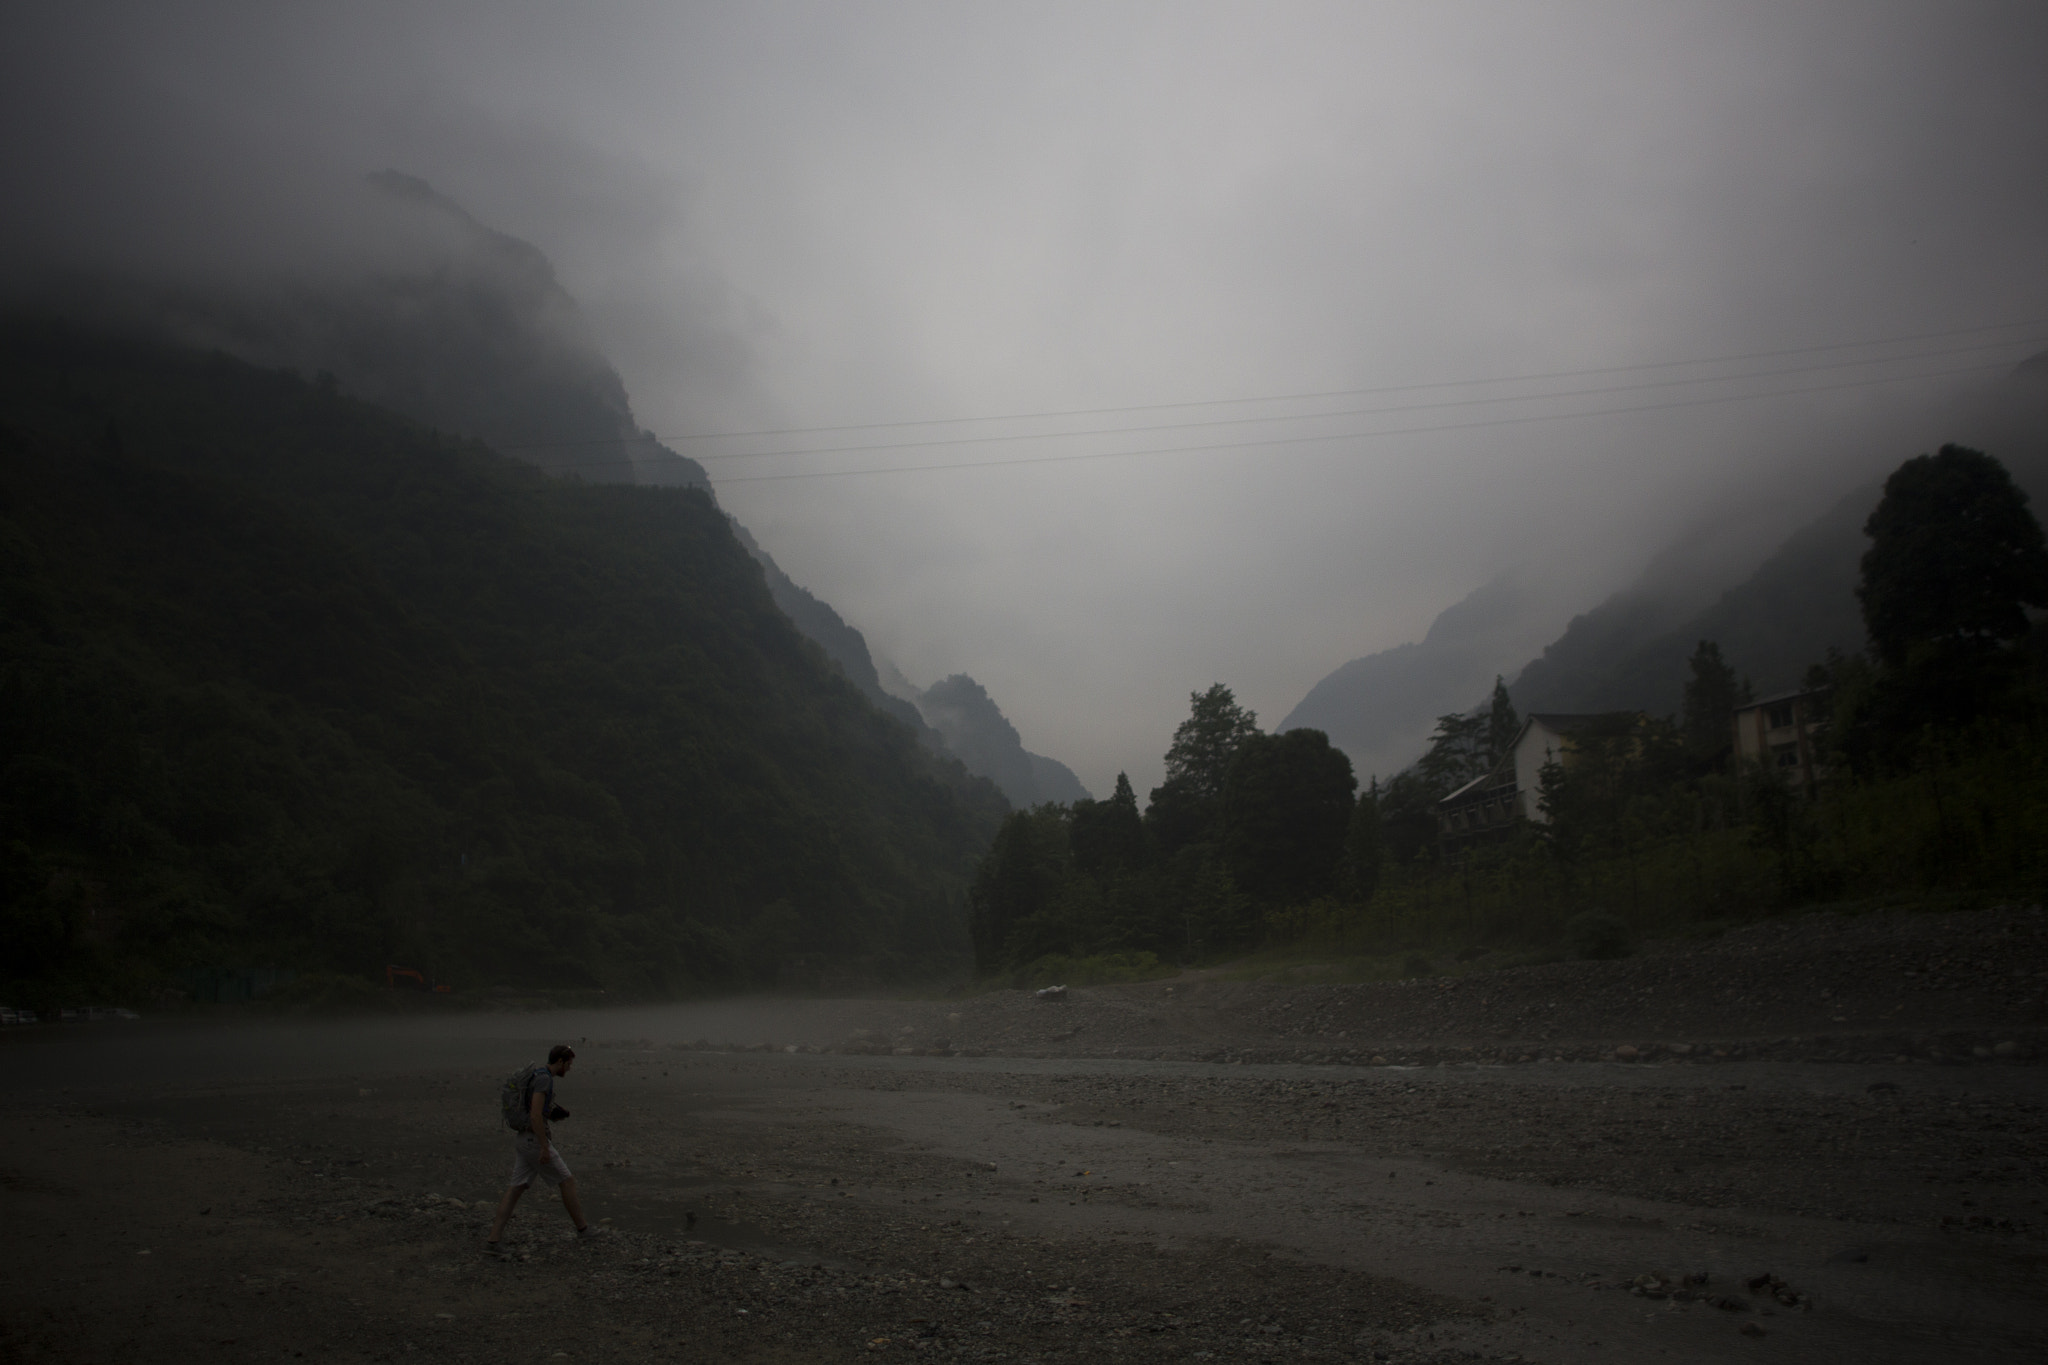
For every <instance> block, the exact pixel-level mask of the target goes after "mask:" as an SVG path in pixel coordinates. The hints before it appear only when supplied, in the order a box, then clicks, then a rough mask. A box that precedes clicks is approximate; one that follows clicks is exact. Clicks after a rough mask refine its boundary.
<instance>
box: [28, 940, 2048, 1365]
mask: <svg viewBox="0 0 2048 1365" xmlns="http://www.w3.org/2000/svg"><path fill="white" fill-rule="evenodd" d="M2044 971H2048V923H2044V918H2043V916H2042V915H2041V914H2040V912H2039V911H2037V910H2032V909H2027V908H2008V909H2001V910H1995V911H1982V912H1975V913H1972V914H1969V915H1945V916H1911V915H1897V916H1890V917H1883V918H1877V917H1871V918H1863V919H1855V920H1828V919H1808V920H1797V921H1786V922H1783V923H1778V924H1767V925H1761V926H1757V927H1754V928H1751V929H1747V930H1743V931H1740V932H1738V933H1732V934H1729V935H1727V936H1725V937H1723V938H1720V939H1717V940H1713V941H1710V942H1704V943H1693V944H1690V945H1682V946H1681V945H1670V946H1664V947H1660V948H1658V949H1656V950H1654V951H1648V952H1645V953H1643V954H1641V955H1639V956H1637V957H1634V958H1630V959H1627V960H1623V961H1619V962H1611V963H1578V964H1551V965H1546V966H1535V967H1522V968H1515V969H1511V970H1504V971H1487V970H1484V959H1480V960H1478V961H1477V962H1474V963H1469V964H1466V968H1465V969H1464V971H1463V974H1461V975H1459V976H1457V977H1455V978H1450V979H1448V980H1444V979H1436V980H1424V981H1412V982H1385V983H1373V984H1346V985H1337V984H1328V985H1317V984H1278V983H1269V984H1259V983H1251V982H1245V981H1232V980H1228V979H1225V978H1223V977H1222V976H1218V975H1211V976H1207V977H1187V976H1184V977H1181V978H1177V979H1175V980H1171V981H1164V982H1153V983H1146V984H1143V985H1136V986H1124V987H1114V988H1102V989H1093V990H1075V991H1073V992H1070V995H1069V998H1068V999H1067V1000H1066V1001H1064V1002H1061V1003H1050V1002H1042V1001H1039V1000H1037V999H1035V998H1032V997H1030V996H1028V995H1025V994H1023V993H1017V992H999V993H996V994H992V995H986V996H978V997H972V998H966V999H960V1000H952V1001H933V1000H923V1001H889V1000H861V1001H816V1000H804V1001H795V1000H754V1001H736V1002H726V1003H724V1004H721V1005H717V1006H688V1007H671V1008H666V1009H650V1010H631V1011H626V1010H618V1011H599V1012H577V1013H569V1012H552V1013H536V1014H528V1015H518V1014H497V1015H488V1016H465V1017H458V1018H450V1019H424V1018H411V1019H402V1020H388V1021H360V1022H352V1023H304V1024H282V1023H271V1024H267V1025H260V1026H259V1025H253V1024H244V1025H236V1026H226V1025H221V1024H218V1023H194V1022H190V1021H186V1022H178V1021H172V1022H168V1023H154V1022H151V1021H143V1022H142V1023H140V1024H93V1025H86V1026H80V1027H70V1026H66V1027H64V1028H61V1029H51V1028H37V1029H34V1030H28V1031H24V1030H10V1031H8V1032H7V1033H5V1034H0V1056H5V1057H6V1058H7V1060H8V1061H9V1063H10V1067H9V1072H10V1076H11V1077H12V1078H13V1080H14V1082H15V1084H14V1085H13V1086H11V1087H10V1089H11V1090H12V1091H13V1095H12V1098H13V1100H14V1103H13V1105H12V1106H10V1107H11V1108H12V1109H13V1111H14V1118H13V1119H12V1121H11V1122H10V1124H9V1126H8V1128H7V1130H6V1132H7V1140H6V1142H5V1143H4V1144H0V1193H4V1195H5V1198H6V1205H5V1207H6V1208H7V1210H8V1217H7V1228H8V1231H7V1234H6V1236H5V1237H4V1238H0V1362H7V1363H8V1365H12V1362H16V1361H21V1362H28V1361H38V1362H40V1361H64V1362H71V1361H159V1360H161V1361H199V1360H206V1361H222V1362H239V1361H245V1360H246V1361H258V1360H278V1359H305V1360H316V1361H336V1362H341V1361H364V1360H412V1359H419V1360H478V1361H483V1360H490V1361H498V1360H503V1359H507V1358H532V1359H538V1360H540V1361H542V1362H548V1361H555V1360H566V1361H608V1360H616V1361H643V1360H687V1361H698V1360H703V1361H711V1360H721V1361H722V1360H762V1361H778V1360H790V1361H800V1360H801V1361H808V1360H833V1359H851V1358H856V1357H858V1358H861V1359H876V1358H887V1357H889V1356H892V1355H901V1354H904V1353H909V1354H922V1355H925V1356H928V1357H933V1358H958V1359H962V1360H976V1361H982V1360H987V1361H996V1360H1003V1361H1027V1360H1061V1361H1064V1360H1085V1359H1099V1360H1134V1361H1139V1360H1153V1359H1158V1360H1176V1361H1178V1360H1187V1361H1236V1360H1246V1361H1258V1360H1270V1361H1283V1360H1295V1359H1302V1360H1315V1359H1356V1360H1361V1361H1381V1360H1384V1361H1425V1360H1428V1361H1438V1360H1469V1359H1489V1360H1516V1359H1520V1360H1543V1361H1577V1360H1611V1361H1635V1360H1659V1361H1662V1360H1671V1361H1684V1360H1701V1361H1708V1360H1715V1361H1718V1360H1732V1359H1742V1360H1751V1359H1755V1360H1787V1361H1791V1360H1799V1361H1809V1360H1831V1359H1839V1360H1856V1361H1888V1360H1899V1361H1906V1360H1913V1361H1919V1360H1927V1359H1941V1360H2038V1359H2040V1358H2041V1343H2042V1342H2043V1341H2044V1340H2048V1307H2044V1305H2048V1205H2044V1199H2048V1131H2044V1126H2043V1121H2044V1102H2048V1077H2044V1071H2043V1068H2042V1067H2041V1066H2040V1065H2039V1061H2040V1059H2041V1048H2042V1046H2043V1030H2044V1028H2048V1009H2044V1005H2043V995H2044V988H2048V976H2044V975H2043V973H2044ZM563 1036H566V1037H568V1038H569V1039H570V1040H572V1041H578V1047H579V1051H580V1053H581V1055H580V1057H579V1059H578V1062H577V1064H576V1068H575V1070H574V1071H572V1073H571V1075H570V1076H569V1078H568V1079H566V1080H565V1081H564V1082H563V1083H562V1093H563V1101H564V1103H566V1104H567V1105H569V1107H570V1108H571V1109H572V1110H573V1111H574V1112H575V1117H573V1118H572V1119H571V1120H569V1121H568V1122H567V1123H565V1124H564V1125H563V1128H562V1133H561V1140H562V1143H563V1146H564V1150H565V1152H566V1154H567V1155H568V1158H569V1160H570V1161H571V1163H572V1164H573V1165H574V1166H575V1167H576V1168H577V1171H578V1183H579V1185H580V1186H582V1189H583V1194H584V1198H585V1200H586V1202H587V1203H588V1205H589V1207H590V1210H591V1214H592V1216H593V1218H595V1219H598V1220H601V1222H600V1225H601V1226H604V1227H606V1228H607V1229H609V1230H610V1234H611V1235H610V1236H608V1237H605V1238H601V1239H598V1240H595V1241H586V1242H579V1241H576V1240H573V1239H572V1238H571V1237H570V1236H569V1235H568V1232H569V1225H568V1223H567V1220H566V1219H565V1218H563V1216H562V1212H561V1210H560V1208H559V1206H558V1205H556V1204H554V1203H553V1202H552V1201H551V1200H549V1199H547V1198H545V1197H544V1196H541V1195H535V1196H530V1197H529V1199H528V1200H527V1202H526V1203H525V1204H523V1205H522V1206H521V1208H520V1210H519V1214H518V1217H517V1218H516V1219H515V1221H514V1224H513V1236H512V1238H511V1239H509V1241H508V1245H507V1248H506V1249H505V1250H504V1251H503V1252H502V1253H501V1254H500V1255H497V1256H493V1255H488V1254H486V1252H485V1250H484V1248H483V1246H482V1239H483V1234H484V1231H485V1229H486V1227H487V1225H488V1220H489V1216H490V1206H491V1205H492V1204H493V1203H494V1202H495V1200H496V1198H497V1196H498V1193H499V1185H500V1184H501V1182H502V1180H503V1178H504V1176H503V1168H504V1167H505V1166H506V1165H507V1164H508V1162H507V1156H508V1153H507V1150H506V1144H505V1141H504V1138H503V1135H502V1133H501V1132H499V1131H498V1130H497V1129H496V1128H495V1126H494V1125H495V1087H496V1083H497V1081H498V1080H499V1079H501V1077H502V1075H503V1074H504V1073H506V1072H508V1071H510V1070H511V1069H512V1068H513V1067H514V1066H516V1065H517V1064H518V1063H519V1062H520V1061H523V1060H526V1059H527V1057H528V1056H529V1055H533V1054H536V1053H537V1052H538V1051H539V1050H540V1049H541V1048H542V1047H543V1046H544V1045H545V1044H546V1043H547V1042H549V1041H552V1040H554V1039H555V1038H557V1037H563Z"/></svg>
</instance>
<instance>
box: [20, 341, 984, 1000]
mask: <svg viewBox="0 0 2048 1365" xmlns="http://www.w3.org/2000/svg"><path fill="white" fill-rule="evenodd" d="M0 637H4V644H0V658H4V664H0V822H4V826H5V846H4V847H5V852H4V877H5V895H4V904H5V911H4V914H5V916H6V923H5V924H4V926H0V951H4V953H5V960H4V962H0V982H12V983H13V985H12V986H11V987H9V989H12V990H15V991H17V992H21V993H24V994H27V993H32V992H33V991H35V990H42V989H45V988H46V987H47V984H48V983H50V982H53V981H72V982H84V981H97V982H102V983H108V982H118V983H123V986H122V988H123V989H127V990H130V991H134V990H141V989H144V988H145V987H146V986H148V985H149V984H150V983H152V982H154V981H157V980H161V979H163V974H164V973H166V972H169V971H171V970H174V969H177V968H180V967H193V966H281V967H292V968H300V969H325V970H332V971H338V972H345V973H355V974H369V973H374V972H380V971H381V970H382V968H383V966H384V965H385V964H386V963H388V962H403V963H408V964H412V965H415V966H419V967H421V968H422V969H424V970H426V971H428V972H430V973H432V974H433V975H435V976H436V977H438V978H440V979H441V980H444V981H453V982H455V983H457V984H459V985H477V986H486V985H491V984H495V983H500V982H504V983H513V984H519V985H560V986H572V985H581V986H596V985H605V986H609V987H613V988H620V989H625V990H632V991H647V992H665V991H674V990H678V989H682V988H685V987H687V986H689V985H691V984H692V983H724V982H733V983H738V982H743V981H761V980H767V979H772V978H773V977H774V976H775V974H776V973H777V971H778V970H779V969H780V968H781V966H782V965H783V964H784V963H785V962H786V961H787V960H788V959H789V958H790V957H791V956H792V955H796V954H803V953H808V952H831V953H833V954H835V955H838V956H839V957H841V958H842V959H845V960H848V961H852V962H865V963H867V964H869V965H870V967H871V968H872V969H873V970H875V971H877V972H880V973H883V974H887V973H889V972H892V971H893V972H899V973H900V972H905V971H909V970H913V969H915V968H917V967H919V966H930V965H932V964H933V963H934V962H936V961H938V960H951V959H953V958H955V957H958V956H962V955H964V954H965V952H966V950H967V939H966V933H965V922H964V918H963V904H964V888H965V884H966V877H967V875H968V873H969V872H970V870H971V868H972V865H973V862H974V860H975V858H976V857H977V855H978V854H979V853H980V852H981V851H982V850H983V849H984V848H985V847H986V846H987V843H988V840H989V838H990V837H991V836H992V834H993V832H994V829H995V827H996V825H997V823H998V822H999V821H1000V819H1001V816H1002V812H1003V802H1002V799H1001V797H1000V795H999V794H998V793H997V792H996V791H995V789H994V788H993V787H992V786H990V785H989V784H988V783H986V782H985V781H982V780H980V779H975V778H970V777H968V776H967V775H966V773H965V772H964V771H963V770H962V769H961V768H960V767H959V765H958V764H957V763H953V762H951V761H950V760H945V759H942V758H937V757H934V756H933V755H932V754H931V753H930V752H929V751H928V750H926V749H925V748H923V747H921V746H920V745H919V744H918V743H917V742H916V740H915V738H914V737H913V735H912V733H911V731H910V730H909V729H908V728H906V727H905V726H903V725H902V724H900V723H898V722H897V721H895V720H892V719H890V718H888V717H886V716H884V715H882V714H881V713H879V712H878V711H877V710H876V709H875V708H874V707H873V706H872V705H870V704H869V702H868V701H867V699H866V698H864V697H863V696H862V695H861V694H860V693H859V691H858V690H857V689H856V688H855V687H854V686H853V685H852V684H851V683H850V682H849V681H848V680H847V679H846V678H845V677H844V676H843V674H842V673H841V672H840V671H839V670H838V669H837V668H835V667H834V666H833V665H832V664H831V662H830V661H829V660H827V659H826V657H825V656H824V654H823V653H822V652H821V651H820V650H819V649H818V647H817V646H816V645H814V644H812V643H811V642H809V641H807V640H805V639H804V638H803V637H802V636H801V635H800V634H799V633H798V632H797V631H796V630H795V629H794V628H793V627H792V626H791V624H790V622H789V620H788V619H787V618H786V617H785V616H784V615H783V614H782V613H781V612H779V611H778V610H776V608H775V606H774V604H773V602H772V601H771V600H770V597H769V593H768V589H767V587H766V585H765V583H764V581H763V578H762V572H761V570H760V568H759V566H758V565H756V564H755V562H754V561H753V560H752V559H751V558H750V557H749V556H748V555H747V553H746V551H745V549H744V548H743V547H742V546H741V545H740V543H739V542H738V540H737V539H736V538H735V537H734V534H733V532H732V529H731V527H730V525H729V524H728V522H727V519H726V518H725V517H724V515H723V514H722V513H720V512H719V510H718V509H717V508H716V507H715V506H714V505H713V503H712V501H711V499H710V498H709V497H708V496H707V495H706V494H705V493H703V492H702V491H700V490H697V489H689V488H649V487H627V486H617V485H610V486H600V485H591V484H583V483H579V482H575V481H561V480H556V479H551V478H549V477H547V476H546V475H544V474H541V473H539V472H537V471H535V470H533V469H531V468H529V467H526V466H524V465H521V464H518V463H516V462H514V461H512V460H509V459H506V458H504V457H501V456H499V455H497V454H495V453H493V452H492V451H490V450H488V449H486V448H485V447H483V446H481V445H479V444H477V443H475V442H473V441H466V440H457V439H454V438H450V437H446V436H443V435H441V434H439V433H436V432H433V431H430V430H427V429H425V428H422V427H420V426H417V425H415V424H414V423H412V422H410V421H407V420H405V419H402V418H398V417H395V416H393V415H390V414H388V413H386V412H384V411H382V410H380V409H377V408H374V407H371V406H369V405H367V404H364V403H362V402H359V401H356V400H354V399H351V398H348V397H345V396H342V395H340V394H339V393H337V392H335V391H334V390H333V389H332V387H331V386H326V385H322V384H319V383H314V382H308V381H305V380H303V379H300V378H298V377H296V376H293V375H290V374H283V373H277V372H267V371H262V370H258V369H254V368H251V367H249V366H246V365H244V364H241V363H239V362H236V361H233V360H229V359H227V358H225V357H222V356H219V355H202V354H199V353H196V352H190V351H177V350H172V349H170V348H166V347H161V346H151V345H144V344H141V343H128V342H114V341H107V340H100V339H93V338H89V337H84V336H81V335H77V334H73V333H68V332H65V331H62V330H60V329H56V328H53V327H49V326H42V325H32V324H27V323H13V324H9V325H8V326H6V328H5V329H4V331H0ZM37 983H43V984H42V985H38V984H37Z"/></svg>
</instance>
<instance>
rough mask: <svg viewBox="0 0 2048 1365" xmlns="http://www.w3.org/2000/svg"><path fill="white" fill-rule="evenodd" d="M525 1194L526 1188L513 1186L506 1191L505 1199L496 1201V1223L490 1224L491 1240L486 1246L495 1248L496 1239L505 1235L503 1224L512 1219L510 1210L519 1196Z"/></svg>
mask: <svg viewBox="0 0 2048 1365" xmlns="http://www.w3.org/2000/svg"><path fill="white" fill-rule="evenodd" d="M525 1193H526V1186H524V1185H513V1186H510V1187H509V1188H507V1189H506V1191H505V1197H504V1198H503V1199H500V1200H499V1201H498V1217H497V1221H495V1222H493V1223H492V1224H491V1239H490V1241H488V1242H486V1243H485V1245H486V1246H496V1245H497V1244H498V1238H500V1237H502V1236H504V1234H505V1224H506V1222H507V1221H508V1220H509V1219H510V1218H511V1217H512V1208H513V1206H514V1205H515V1204H517V1203H518V1202H519V1196H520V1195H522V1194H525Z"/></svg>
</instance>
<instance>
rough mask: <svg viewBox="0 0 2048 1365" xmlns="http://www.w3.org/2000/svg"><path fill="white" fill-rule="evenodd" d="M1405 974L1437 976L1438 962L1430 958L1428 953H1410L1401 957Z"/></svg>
mask: <svg viewBox="0 0 2048 1365" xmlns="http://www.w3.org/2000/svg"><path fill="white" fill-rule="evenodd" d="M1401 975H1403V976H1435V975H1436V964H1435V963H1434V962H1431V961H1430V960H1429V955H1428V954H1427V953H1410V954H1408V956H1406V957H1404V958H1402V959H1401Z"/></svg>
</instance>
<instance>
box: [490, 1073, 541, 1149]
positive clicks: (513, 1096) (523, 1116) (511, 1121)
mask: <svg viewBox="0 0 2048 1365" xmlns="http://www.w3.org/2000/svg"><path fill="white" fill-rule="evenodd" d="M546 1070H547V1068H546V1067H544V1066H542V1065H541V1064H540V1063H539V1062H528V1063H527V1064H526V1065H525V1066H522V1067H520V1068H519V1069H518V1070H517V1071H515V1072H513V1073H512V1074H511V1075H509V1076H507V1077H506V1078H505V1084H504V1085H502V1086H500V1087H499V1088H498V1108H499V1110H500V1111H502V1112H503V1113H504V1115H505V1126H506V1127H507V1128H510V1129H511V1130H512V1131H513V1132H515V1133H523V1132H525V1131H526V1130H527V1129H528V1128H530V1127H532V1126H533V1119H532V1116H531V1115H530V1113H529V1112H528V1111H529V1110H530V1109H531V1108H532V1107H533V1078H534V1077H535V1076H538V1075H539V1074H540V1073H541V1072H543V1071H546Z"/></svg>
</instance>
